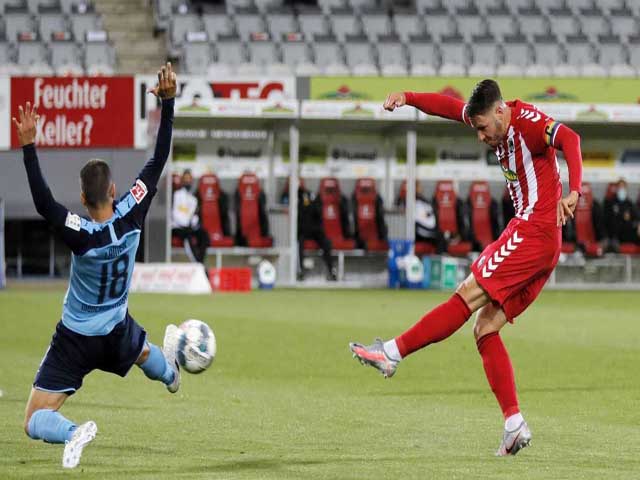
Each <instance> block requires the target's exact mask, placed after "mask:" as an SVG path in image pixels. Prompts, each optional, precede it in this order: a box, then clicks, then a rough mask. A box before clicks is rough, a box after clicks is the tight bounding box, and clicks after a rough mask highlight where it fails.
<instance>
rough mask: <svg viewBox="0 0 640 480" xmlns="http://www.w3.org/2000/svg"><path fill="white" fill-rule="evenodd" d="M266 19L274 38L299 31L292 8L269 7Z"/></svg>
mask: <svg viewBox="0 0 640 480" xmlns="http://www.w3.org/2000/svg"><path fill="white" fill-rule="evenodd" d="M266 21H267V22H266V23H267V26H268V28H269V33H270V34H271V38H274V39H277V38H282V36H283V35H285V34H287V33H292V32H297V31H298V26H297V25H296V18H295V16H294V13H293V10H292V9H291V8H284V7H271V8H269V9H267V15H266Z"/></svg>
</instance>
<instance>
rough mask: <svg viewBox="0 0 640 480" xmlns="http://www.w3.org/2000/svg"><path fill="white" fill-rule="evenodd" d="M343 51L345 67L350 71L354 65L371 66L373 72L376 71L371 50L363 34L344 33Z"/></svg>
mask: <svg viewBox="0 0 640 480" xmlns="http://www.w3.org/2000/svg"><path fill="white" fill-rule="evenodd" d="M344 52H345V59H346V61H347V67H349V68H350V69H351V71H352V72H353V71H354V69H355V68H356V67H358V66H361V65H363V66H368V67H373V70H374V72H376V70H375V66H374V65H375V59H374V57H373V51H372V49H371V45H370V44H369V42H368V40H367V37H365V36H364V35H346V37H345V44H344ZM376 73H377V72H376Z"/></svg>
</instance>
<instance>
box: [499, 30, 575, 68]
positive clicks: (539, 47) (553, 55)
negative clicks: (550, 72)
mask: <svg viewBox="0 0 640 480" xmlns="http://www.w3.org/2000/svg"><path fill="white" fill-rule="evenodd" d="M509 48H510V47H509ZM533 51H534V57H535V63H536V64H538V65H546V66H547V67H550V68H552V67H554V66H555V65H558V64H560V63H564V55H563V51H562V46H561V45H560V43H559V42H558V39H557V38H554V37H552V36H548V35H538V36H536V37H534V42H533Z"/></svg>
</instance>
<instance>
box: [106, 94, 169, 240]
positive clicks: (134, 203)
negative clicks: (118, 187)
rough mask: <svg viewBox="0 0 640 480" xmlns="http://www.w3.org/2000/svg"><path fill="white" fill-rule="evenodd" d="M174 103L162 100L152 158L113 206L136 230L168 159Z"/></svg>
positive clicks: (142, 221) (145, 214) (140, 226)
mask: <svg viewBox="0 0 640 480" xmlns="http://www.w3.org/2000/svg"><path fill="white" fill-rule="evenodd" d="M174 101H175V99H173V98H170V99H168V100H162V113H161V118H160V126H159V127H158V137H157V139H156V147H155V149H154V152H153V156H152V157H151V158H150V159H149V160H148V161H147V163H145V165H144V167H142V170H141V171H140V174H139V175H138V178H136V180H135V182H134V183H133V185H132V186H131V188H130V189H129V191H128V192H127V193H126V194H125V195H123V196H122V197H121V198H120V199H119V200H118V202H117V203H116V206H115V208H116V210H117V211H118V212H119V213H120V215H121V216H123V217H127V218H129V219H130V220H131V221H132V222H133V223H134V225H135V226H137V227H138V228H142V225H143V224H144V219H145V217H146V216H147V212H148V211H149V207H150V206H151V200H152V199H153V197H154V195H155V194H156V191H157V189H158V181H159V180H160V175H161V174H162V170H164V166H165V164H166V163H167V159H168V158H169V152H170V149H171V135H172V132H173V106H174Z"/></svg>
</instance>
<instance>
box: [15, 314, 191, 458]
mask: <svg viewBox="0 0 640 480" xmlns="http://www.w3.org/2000/svg"><path fill="white" fill-rule="evenodd" d="M121 325H124V326H123V327H122V328H120V327H121ZM121 325H119V326H118V327H116V329H114V331H113V332H112V333H110V334H108V335H105V336H96V337H84V336H82V335H79V334H76V333H74V332H71V331H70V330H68V329H66V327H64V326H63V325H62V323H60V324H59V325H58V327H57V329H56V333H55V335H54V337H53V340H52V342H51V346H50V347H49V349H48V350H47V353H46V354H45V357H44V359H43V360H42V363H41V364H40V368H39V369H38V372H37V373H36V378H35V381H34V384H33V387H32V389H31V395H30V396H29V400H28V402H27V406H26V409H25V419H24V430H25V432H26V434H27V435H28V436H29V437H31V438H32V439H34V440H44V441H45V442H47V443H61V444H64V445H65V447H64V452H63V456H62V466H63V467H65V468H74V467H76V466H77V465H78V464H79V462H80V457H81V456H82V451H83V449H84V447H86V446H87V445H88V444H89V443H91V441H92V440H93V439H94V438H95V436H96V434H97V433H98V427H97V425H96V423H95V422H94V421H92V420H90V421H88V422H85V423H83V424H81V425H77V424H76V423H74V422H73V421H71V420H69V419H67V418H65V417H64V416H63V415H62V414H61V413H60V412H59V410H60V408H61V407H62V405H63V404H64V402H65V401H66V399H67V398H68V397H69V396H70V395H72V394H73V393H75V392H76V391H77V390H78V389H79V388H80V387H81V385H82V380H83V378H84V376H85V375H86V374H87V373H89V372H90V371H91V370H93V369H95V368H98V367H97V365H101V367H100V368H101V369H103V370H105V371H109V372H112V373H116V374H118V375H120V376H125V375H126V374H127V372H128V371H129V369H130V368H131V366H132V365H133V363H135V364H136V365H138V367H140V369H141V370H142V371H143V372H144V374H145V375H146V376H147V377H148V378H150V379H152V380H159V381H161V382H162V383H164V384H165V385H166V386H167V389H168V390H169V391H170V392H171V393H175V392H177V391H178V388H179V387H180V369H179V367H178V363H177V360H176V347H177V327H176V326H175V325H169V326H168V327H167V329H166V332H165V338H164V345H163V349H162V350H160V348H159V347H157V346H156V345H153V344H151V343H149V342H147V341H146V333H145V332H144V330H143V329H142V328H141V327H139V325H137V324H136V323H135V321H134V320H133V319H132V318H131V317H129V316H128V315H127V318H126V319H125V321H123V322H122V324H121ZM140 343H141V344H142V349H140V347H139V346H138V347H135V348H137V350H135V351H133V350H132V349H131V348H132V345H135V344H138V345H139V344H140ZM117 346H120V347H121V348H120V349H117V350H116V354H115V357H112V360H114V361H113V365H111V366H109V367H107V368H105V367H104V366H102V365H103V360H104V355H105V353H106V352H109V353H110V354H111V355H113V353H114V352H113V351H111V350H112V349H113V348H117ZM131 359H134V361H133V362H132V360H131Z"/></svg>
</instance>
